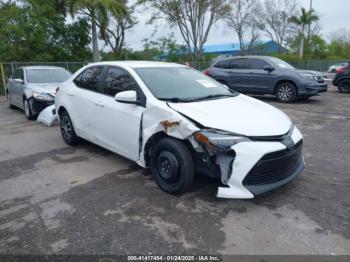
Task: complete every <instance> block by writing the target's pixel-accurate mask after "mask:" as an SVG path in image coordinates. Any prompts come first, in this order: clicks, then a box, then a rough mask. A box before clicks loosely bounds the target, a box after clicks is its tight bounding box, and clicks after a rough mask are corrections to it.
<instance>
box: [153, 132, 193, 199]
mask: <svg viewBox="0 0 350 262" xmlns="http://www.w3.org/2000/svg"><path fill="white" fill-rule="evenodd" d="M150 166H151V171H152V174H153V177H154V179H155V181H156V183H157V185H158V186H159V187H160V188H161V189H162V190H163V191H165V192H167V193H170V194H176V193H182V192H185V191H187V190H188V189H189V188H190V187H191V185H192V183H193V178H194V164H193V160H192V156H191V152H190V150H189V149H188V148H187V147H186V145H185V144H184V143H183V142H182V141H180V140H176V139H174V138H163V139H162V140H160V141H159V142H158V143H157V144H156V145H155V146H154V148H153V150H152V152H151V163H150Z"/></svg>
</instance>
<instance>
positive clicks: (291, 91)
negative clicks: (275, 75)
mask: <svg viewBox="0 0 350 262" xmlns="http://www.w3.org/2000/svg"><path fill="white" fill-rule="evenodd" d="M275 95H276V98H277V100H278V101H279V102H281V103H292V102H294V101H295V99H296V97H297V91H296V88H295V86H294V84H292V83H290V82H283V83H280V84H279V85H278V86H277V87H276V91H275Z"/></svg>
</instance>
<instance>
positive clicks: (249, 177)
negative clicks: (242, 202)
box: [217, 127, 305, 199]
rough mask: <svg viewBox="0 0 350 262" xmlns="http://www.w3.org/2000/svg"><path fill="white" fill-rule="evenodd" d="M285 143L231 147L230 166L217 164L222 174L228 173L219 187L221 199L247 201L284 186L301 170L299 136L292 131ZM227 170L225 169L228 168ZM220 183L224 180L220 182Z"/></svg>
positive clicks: (300, 139) (262, 142)
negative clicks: (225, 179)
mask: <svg viewBox="0 0 350 262" xmlns="http://www.w3.org/2000/svg"><path fill="white" fill-rule="evenodd" d="M287 139H289V141H288V143H285V141H251V142H241V143H238V144H236V145H234V146H232V147H231V149H232V150H233V151H234V152H235V157H234V160H233V161H232V163H231V164H230V165H231V166H227V163H230V162H228V161H220V162H218V164H220V168H221V176H223V175H224V176H227V175H225V174H224V173H222V172H223V171H225V170H228V169H230V170H231V171H230V172H231V174H229V179H228V180H227V183H224V184H225V186H226V187H219V188H218V193H217V196H218V197H221V198H239V199H249V198H254V196H255V195H259V194H261V193H265V192H267V191H270V190H272V189H275V188H277V187H280V186H282V185H284V184H286V183H288V182H289V181H290V180H292V179H293V178H295V177H297V176H298V175H299V174H300V173H301V172H302V171H303V170H304V167H305V163H304V158H303V155H302V146H303V145H302V135H301V133H300V131H299V130H298V129H297V128H296V127H295V128H294V130H293V133H292V134H291V136H290V137H289V138H287ZM228 167H229V168H228ZM221 180H222V182H224V179H221Z"/></svg>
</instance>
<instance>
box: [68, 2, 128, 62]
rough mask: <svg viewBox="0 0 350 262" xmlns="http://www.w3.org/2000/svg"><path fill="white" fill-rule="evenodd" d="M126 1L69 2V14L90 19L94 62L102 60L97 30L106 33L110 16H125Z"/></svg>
mask: <svg viewBox="0 0 350 262" xmlns="http://www.w3.org/2000/svg"><path fill="white" fill-rule="evenodd" d="M125 2H126V1H125V0H67V6H68V10H69V13H70V14H71V15H72V16H73V17H74V15H76V14H82V15H85V16H87V17H89V18H90V21H91V32H92V60H93V62H98V61H99V60H100V54H99V48H98V35H97V28H99V29H100V31H104V30H105V29H106V28H107V26H108V23H109V14H112V15H114V16H117V15H120V14H124V13H125V11H126V8H125Z"/></svg>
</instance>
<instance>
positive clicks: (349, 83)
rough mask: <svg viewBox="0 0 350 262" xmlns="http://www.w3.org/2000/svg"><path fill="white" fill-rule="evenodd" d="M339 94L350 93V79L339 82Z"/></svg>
mask: <svg viewBox="0 0 350 262" xmlns="http://www.w3.org/2000/svg"><path fill="white" fill-rule="evenodd" d="M338 90H339V93H349V92H350V79H345V80H342V81H340V82H339V85H338Z"/></svg>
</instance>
